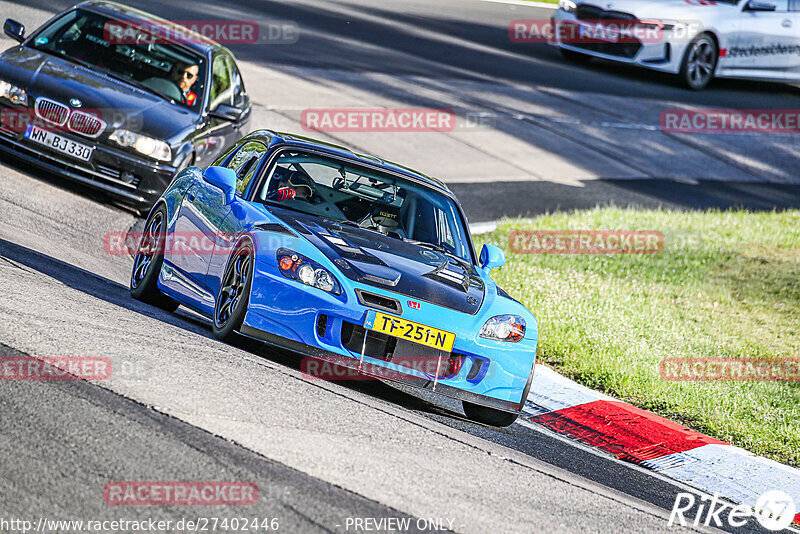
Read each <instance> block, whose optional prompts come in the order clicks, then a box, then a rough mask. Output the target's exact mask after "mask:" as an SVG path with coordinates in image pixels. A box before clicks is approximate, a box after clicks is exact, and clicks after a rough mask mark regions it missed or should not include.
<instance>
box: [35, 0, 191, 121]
mask: <svg viewBox="0 0 800 534" xmlns="http://www.w3.org/2000/svg"><path fill="white" fill-rule="evenodd" d="M163 33H164V32H163V31H159V27H158V26H157V25H153V26H152V27H141V26H133V25H132V23H128V22H123V21H120V20H114V19H112V18H110V17H108V16H105V15H101V14H99V13H94V12H92V11H87V10H83V9H75V10H72V11H69V12H67V13H65V14H64V15H62V16H61V17H59V18H57V19H56V20H54V21H53V22H51V23H50V24H49V25H48V26H47V27H45V28H43V29H42V30H41V31H40V32H39V33H38V34H37V35H36V37H35V38H34V39H33V42H32V43H31V45H30V46H32V47H33V48H36V49H37V50H41V51H43V52H48V53H50V54H53V55H56V56H59V57H62V58H64V59H67V60H69V61H72V62H75V63H79V64H81V65H84V66H86V67H88V68H91V69H92V70H97V71H99V72H102V73H104V74H106V75H109V76H112V77H114V78H119V79H122V80H124V81H126V82H128V83H130V84H133V85H136V86H139V87H141V88H143V89H145V90H148V91H150V92H153V93H156V94H158V95H160V96H162V97H163V98H165V99H167V100H170V101H172V102H173V103H176V104H179V105H182V106H185V107H188V108H191V109H199V107H200V105H199V103H200V102H202V96H203V92H204V88H205V84H206V82H205V72H206V65H205V63H206V61H205V58H204V57H203V56H202V55H200V54H196V53H194V52H192V51H191V50H189V49H188V48H186V47H184V46H181V45H180V44H177V43H175V42H173V41H169V40H167V39H166V38H165V37H164V36H163Z"/></svg>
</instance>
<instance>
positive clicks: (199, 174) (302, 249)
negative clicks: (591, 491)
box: [130, 130, 537, 426]
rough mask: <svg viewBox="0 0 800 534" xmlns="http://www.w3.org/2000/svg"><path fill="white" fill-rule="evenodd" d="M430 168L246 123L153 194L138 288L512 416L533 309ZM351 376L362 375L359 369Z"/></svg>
mask: <svg viewBox="0 0 800 534" xmlns="http://www.w3.org/2000/svg"><path fill="white" fill-rule="evenodd" d="M504 263H505V255H504V254H503V251H502V250H501V249H499V248H498V247H495V246H493V245H484V247H483V250H482V251H481V254H480V257H478V256H477V255H476V253H475V250H474V246H473V244H472V238H471V236H470V233H469V227H468V226H467V221H466V218H465V216H464V214H463V211H462V209H461V206H460V204H459V203H458V201H457V200H456V198H455V197H454V196H453V194H452V193H451V192H450V191H449V190H448V189H447V187H446V186H445V185H444V184H443V183H441V182H440V181H438V180H435V179H433V178H430V177H427V176H425V175H423V174H420V173H417V172H414V171H412V170H409V169H407V168H405V167H401V166H398V165H394V164H391V163H388V162H386V161H383V160H381V159H379V158H376V157H374V156H368V155H363V154H356V153H354V152H351V151H349V150H347V149H345V148H342V147H338V146H334V145H330V144H327V143H323V142H320V141H315V140H313V139H308V138H305V137H298V136H294V135H289V134H283V133H276V132H271V131H267V130H259V131H255V132H253V133H251V134H249V135H247V136H245V137H244V138H242V139H241V140H240V141H239V142H237V143H236V144H235V145H234V146H233V147H231V148H230V149H229V150H227V151H226V152H225V153H224V154H223V155H222V156H221V157H219V159H217V160H216V161H215V162H214V164H213V165H212V166H210V167H208V168H207V169H206V170H205V171H203V170H201V169H199V168H197V167H189V168H188V169H186V170H184V171H183V172H181V173H179V174H178V175H177V176H176V177H175V179H174V180H173V181H172V183H171V184H170V185H169V187H168V188H167V189H166V191H165V192H164V194H163V195H162V196H161V197H160V198H159V199H158V201H157V202H156V203H155V205H154V206H153V209H152V210H151V212H150V214H149V216H148V218H147V222H146V223H145V230H144V235H143V237H142V239H141V240H140V244H139V249H138V251H137V254H136V258H135V260H134V266H133V273H132V275H131V284H130V287H131V294H132V296H133V297H134V298H136V299H139V300H142V301H145V302H148V303H151V304H154V305H156V306H159V307H161V308H163V309H167V310H175V309H176V308H177V307H178V306H179V305H181V304H182V305H184V306H187V307H189V308H192V309H193V310H195V311H197V312H199V313H201V314H203V315H204V316H206V317H208V318H209V319H210V320H211V322H212V325H213V326H212V328H213V333H214V336H215V337H217V338H218V339H222V340H230V339H231V338H232V336H235V335H237V334H242V335H245V336H248V337H252V338H256V339H260V340H262V341H265V342H267V343H269V344H273V345H277V346H280V347H284V348H288V349H291V350H293V351H297V352H300V353H303V354H305V355H307V356H312V357H313V358H314V361H322V362H326V361H327V362H328V363H330V362H334V363H335V364H336V366H337V368H339V367H340V366H345V367H350V368H352V369H354V370H358V371H359V373H365V374H366V375H369V376H375V377H378V378H388V379H391V380H401V381H403V382H405V383H408V384H411V385H413V386H417V387H420V388H424V389H429V390H432V391H435V392H436V393H438V394H442V395H446V396H449V397H453V398H456V399H459V400H461V401H462V404H463V408H464V412H465V414H466V415H467V417H468V418H470V419H472V420H474V421H478V422H481V423H484V424H488V425H494V426H508V425H510V424H512V423H513V422H514V421H515V420H516V418H517V415H518V414H519V412H520V410H521V409H522V407H523V405H524V403H525V400H526V398H527V396H528V391H529V389H530V387H531V382H532V379H533V372H534V363H535V358H536V343H537V324H536V319H535V318H534V316H533V315H532V314H531V312H529V311H528V310H527V309H526V308H525V307H524V306H523V305H522V304H520V303H519V302H517V301H515V300H514V299H512V298H511V297H510V296H509V295H508V294H507V293H506V292H505V291H503V290H502V289H501V288H499V287H497V285H496V284H495V283H494V281H493V280H492V279H491V277H490V273H491V270H492V269H493V268H495V267H501V266H502V265H503V264H504ZM359 376H362V375H359Z"/></svg>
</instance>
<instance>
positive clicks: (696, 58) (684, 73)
mask: <svg viewBox="0 0 800 534" xmlns="http://www.w3.org/2000/svg"><path fill="white" fill-rule="evenodd" d="M718 60H719V50H718V48H717V43H716V42H715V41H714V38H713V37H711V36H710V35H709V34H707V33H703V34H700V35H698V36H697V37H695V38H694V40H693V41H692V42H691V43H690V44H689V47H688V48H687V49H686V53H685V54H684V55H683V62H682V63H681V73H680V76H681V80H682V81H683V83H684V84H686V85H687V86H688V87H689V88H690V89H694V90H695V91H699V90H700V89H702V88H704V87H705V86H706V85H708V83H709V82H710V81H711V79H712V78H714V71H715V70H716V68H717V61H718Z"/></svg>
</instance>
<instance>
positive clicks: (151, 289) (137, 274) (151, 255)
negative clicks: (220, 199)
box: [130, 205, 178, 312]
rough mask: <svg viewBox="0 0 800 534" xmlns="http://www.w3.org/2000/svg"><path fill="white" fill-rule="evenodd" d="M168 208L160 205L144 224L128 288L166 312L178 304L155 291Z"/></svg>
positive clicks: (136, 297) (161, 262)
mask: <svg viewBox="0 0 800 534" xmlns="http://www.w3.org/2000/svg"><path fill="white" fill-rule="evenodd" d="M166 226H167V209H166V208H165V207H164V206H163V205H161V206H159V207H158V209H156V210H155V211H153V213H152V214H151V215H150V218H148V219H147V222H146V223H145V226H144V232H143V233H142V237H141V239H140V240H139V249H138V250H137V251H136V257H135V258H134V260H133V271H132V272H131V281H130V290H131V296H132V297H133V298H135V299H136V300H140V301H142V302H146V303H148V304H152V305H153V306H158V307H159V308H161V309H163V310H166V311H168V312H173V311H175V310H177V309H178V303H177V302H176V301H174V300H172V299H171V298H169V297H167V296H166V295H164V294H163V293H161V291H159V290H158V285H157V281H158V275H159V273H160V272H161V266H162V265H163V263H164V243H165V240H166V231H167V229H166Z"/></svg>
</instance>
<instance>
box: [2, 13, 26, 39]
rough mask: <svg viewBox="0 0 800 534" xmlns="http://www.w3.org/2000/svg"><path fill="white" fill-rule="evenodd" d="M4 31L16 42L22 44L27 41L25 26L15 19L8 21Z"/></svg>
mask: <svg viewBox="0 0 800 534" xmlns="http://www.w3.org/2000/svg"><path fill="white" fill-rule="evenodd" d="M3 31H4V32H5V34H6V35H8V36H9V37H11V38H12V39H14V40H15V41H18V42H20V43H21V42H22V41H24V40H25V26H24V25H23V24H21V23H19V22H17V21H16V20H14V19H6V22H5V24H3Z"/></svg>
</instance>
